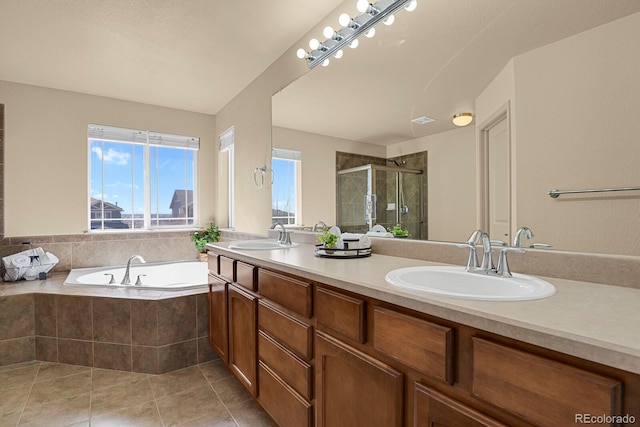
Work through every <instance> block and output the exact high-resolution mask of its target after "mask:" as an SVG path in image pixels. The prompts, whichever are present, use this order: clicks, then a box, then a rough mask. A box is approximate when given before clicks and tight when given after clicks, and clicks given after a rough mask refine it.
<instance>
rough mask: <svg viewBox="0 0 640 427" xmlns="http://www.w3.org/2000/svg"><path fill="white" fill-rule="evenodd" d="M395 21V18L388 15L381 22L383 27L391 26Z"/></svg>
mask: <svg viewBox="0 0 640 427" xmlns="http://www.w3.org/2000/svg"><path fill="white" fill-rule="evenodd" d="M395 20H396V17H395V16H394V15H390V16H389V17H388V18H387V19H385V20H384V21H382V22H383V23H384V25H391V24H393V22H394V21H395Z"/></svg>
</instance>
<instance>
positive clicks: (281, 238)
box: [271, 222, 291, 245]
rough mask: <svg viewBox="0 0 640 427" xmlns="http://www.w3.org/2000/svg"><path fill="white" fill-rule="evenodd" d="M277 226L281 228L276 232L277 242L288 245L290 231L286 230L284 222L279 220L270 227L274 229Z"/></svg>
mask: <svg viewBox="0 0 640 427" xmlns="http://www.w3.org/2000/svg"><path fill="white" fill-rule="evenodd" d="M277 227H280V228H281V231H279V232H278V243H280V244H281V245H290V244H291V233H290V232H289V231H287V229H286V228H285V226H284V224H282V223H281V222H276V223H275V224H273V227H271V228H273V229H274V230H275V229H276V228H277Z"/></svg>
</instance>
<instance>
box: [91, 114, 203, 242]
mask: <svg viewBox="0 0 640 427" xmlns="http://www.w3.org/2000/svg"><path fill="white" fill-rule="evenodd" d="M92 141H102V142H112V143H122V144H130V145H142V146H143V168H144V171H143V175H144V178H143V179H144V212H143V222H144V226H143V227H142V228H126V229H121V230H114V229H108V228H104V220H105V219H107V218H106V217H105V213H106V212H105V211H104V203H102V215H101V219H102V221H103V222H102V227H101V228H98V229H92V228H91V225H92V222H93V221H95V220H96V219H92V218H91V156H92V152H91V149H90V146H91V142H92ZM87 147H88V148H89V149H88V150H87V151H88V154H87V155H88V157H87V166H88V169H87V171H88V173H87V189H88V190H87V195H88V203H87V205H88V209H89V212H88V215H87V218H88V230H89V231H90V232H94V233H95V232H98V233H103V232H114V231H128V232H131V231H140V230H159V229H185V228H187V229H191V228H194V227H197V225H198V217H197V213H198V180H197V177H198V150H199V148H200V138H198V137H192V136H185V135H174V134H168V133H160V132H153V131H147V130H139V129H128V128H120V127H114V126H106V125H98V124H89V125H88V126H87ZM151 147H169V148H182V149H186V150H191V151H193V165H192V168H193V195H192V197H193V200H192V202H193V216H192V217H185V222H186V221H187V220H188V219H192V223H191V224H183V225H179V224H174V225H157V226H152V225H151V216H152V215H151V155H150V151H151ZM102 189H103V190H104V183H103V184H102ZM103 201H104V200H103ZM133 224H134V222H133V220H132V225H133Z"/></svg>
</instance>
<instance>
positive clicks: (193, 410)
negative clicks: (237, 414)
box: [156, 385, 228, 426]
mask: <svg viewBox="0 0 640 427" xmlns="http://www.w3.org/2000/svg"><path fill="white" fill-rule="evenodd" d="M156 404H157V405H158V411H159V412H160V417H161V418H162V422H163V424H164V425H165V426H177V425H180V424H183V423H186V422H188V421H191V420H196V419H198V418H201V417H203V416H209V415H216V414H222V415H223V416H224V415H228V413H227V410H226V409H225V407H224V405H223V404H222V402H221V401H220V399H218V397H217V396H216V394H215V393H214V392H213V390H211V387H209V385H206V386H204V387H199V388H194V389H191V390H188V391H184V392H182V393H177V394H172V395H170V396H166V397H163V398H160V399H156Z"/></svg>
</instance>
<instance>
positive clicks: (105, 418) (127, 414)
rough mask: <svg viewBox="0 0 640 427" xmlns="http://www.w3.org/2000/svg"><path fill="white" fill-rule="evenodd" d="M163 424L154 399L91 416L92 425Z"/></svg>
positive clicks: (152, 425)
mask: <svg viewBox="0 0 640 427" xmlns="http://www.w3.org/2000/svg"><path fill="white" fill-rule="evenodd" d="M161 425H162V421H161V420H160V414H159V413H158V408H157V407H156V404H155V402H153V401H150V402H146V403H143V404H141V405H135V406H131V407H129V408H127V409H123V410H120V411H117V412H113V413H110V414H106V415H100V416H97V417H96V416H92V417H91V427H121V426H136V427H147V426H149V427H156V426H161Z"/></svg>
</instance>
